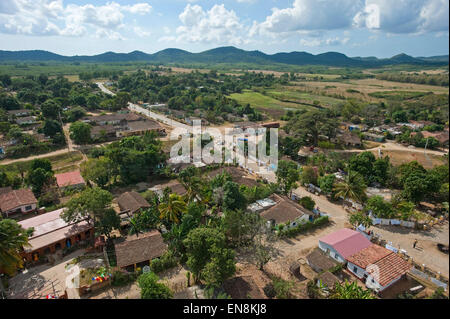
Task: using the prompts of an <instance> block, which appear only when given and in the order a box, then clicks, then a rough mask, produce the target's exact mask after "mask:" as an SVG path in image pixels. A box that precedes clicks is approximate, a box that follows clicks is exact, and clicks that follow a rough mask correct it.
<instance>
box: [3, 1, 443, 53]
mask: <svg viewBox="0 0 450 319" xmlns="http://www.w3.org/2000/svg"><path fill="white" fill-rule="evenodd" d="M448 19H449V0H223V1H215V0H214V1H213V0H149V1H144V0H131V1H124V0H115V1H103V0H98V1H94V0H0V49H1V50H32V49H42V50H48V51H52V52H55V53H59V54H64V55H76V54H78V55H85V54H87V55H92V54H98V53H103V52H105V51H114V52H130V51H134V50H141V51H144V52H148V53H154V52H156V51H159V50H162V49H165V48H180V49H185V50H188V51H191V52H201V51H204V50H207V49H211V48H215V47H218V46H228V45H233V46H236V47H239V48H242V49H246V50H261V51H263V52H266V53H276V52H290V51H307V52H311V53H314V54H317V53H323V52H327V51H337V52H342V53H345V54H347V55H349V56H377V57H391V56H393V55H395V54H398V53H406V54H409V55H413V56H431V55H442V54H448V52H449V44H448V40H449V22H448Z"/></svg>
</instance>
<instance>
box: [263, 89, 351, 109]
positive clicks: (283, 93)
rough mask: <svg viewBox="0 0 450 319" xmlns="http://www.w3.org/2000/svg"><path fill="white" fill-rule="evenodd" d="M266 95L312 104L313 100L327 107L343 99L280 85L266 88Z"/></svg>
mask: <svg viewBox="0 0 450 319" xmlns="http://www.w3.org/2000/svg"><path fill="white" fill-rule="evenodd" d="M267 95H269V96H271V97H273V98H276V99H278V100H283V101H289V102H295V103H305V104H314V102H315V101H317V102H319V105H320V106H322V107H329V106H333V105H336V104H339V103H342V102H343V100H340V99H336V98H332V97H328V96H323V95H315V94H311V93H308V92H303V91H300V90H298V89H293V88H292V87H282V88H280V89H274V90H268V91H267Z"/></svg>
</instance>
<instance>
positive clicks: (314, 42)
mask: <svg viewBox="0 0 450 319" xmlns="http://www.w3.org/2000/svg"><path fill="white" fill-rule="evenodd" d="M349 40H350V38H343V39H341V38H339V37H335V38H328V39H317V38H316V39H308V40H307V39H301V40H300V44H301V45H302V46H306V47H318V46H335V45H344V44H347V43H348V42H349Z"/></svg>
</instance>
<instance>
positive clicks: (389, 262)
mask: <svg viewBox="0 0 450 319" xmlns="http://www.w3.org/2000/svg"><path fill="white" fill-rule="evenodd" d="M411 268H412V266H411V265H410V264H409V263H408V262H407V261H405V260H404V259H403V258H401V257H400V256H399V255H397V254H396V253H394V252H393V251H391V250H388V249H386V248H384V247H381V246H378V245H376V244H372V245H370V246H368V247H366V248H364V249H362V250H360V251H359V252H357V253H355V254H353V255H351V256H348V257H347V269H348V270H349V271H350V272H351V273H353V274H354V275H355V276H356V277H358V278H359V279H361V280H362V281H363V282H365V284H366V286H367V287H368V288H371V289H374V290H375V291H377V292H379V291H383V290H384V289H386V288H387V287H389V286H391V285H392V284H394V283H395V282H397V281H398V280H400V279H401V278H402V277H403V276H404V275H405V274H406V273H407V272H408V271H409V270H410V269H411Z"/></svg>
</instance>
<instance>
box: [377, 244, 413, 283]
mask: <svg viewBox="0 0 450 319" xmlns="http://www.w3.org/2000/svg"><path fill="white" fill-rule="evenodd" d="M374 265H375V266H377V267H378V271H379V280H377V281H378V283H379V284H380V285H381V286H386V285H387V284H389V283H390V282H391V281H392V280H394V279H396V278H398V277H400V276H402V275H404V274H406V273H407V272H408V271H409V270H410V269H411V268H412V266H411V265H410V264H409V263H408V262H407V261H405V260H404V259H403V258H402V257H400V256H399V255H397V254H395V253H394V252H392V253H391V254H389V255H387V256H386V257H384V258H382V259H380V260H378V261H377V262H375V263H374ZM369 272H370V271H369Z"/></svg>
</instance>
